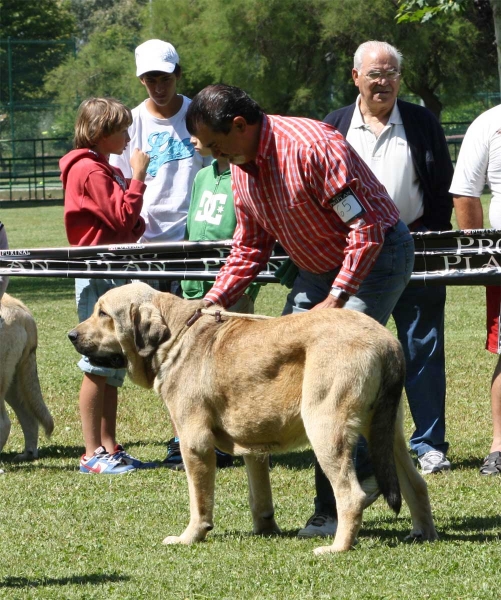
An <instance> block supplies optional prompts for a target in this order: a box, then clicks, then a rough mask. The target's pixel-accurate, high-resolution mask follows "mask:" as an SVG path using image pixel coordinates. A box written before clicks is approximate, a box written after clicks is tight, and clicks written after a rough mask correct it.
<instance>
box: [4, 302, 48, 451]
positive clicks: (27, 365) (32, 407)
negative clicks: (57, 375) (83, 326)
mask: <svg viewBox="0 0 501 600" xmlns="http://www.w3.org/2000/svg"><path fill="white" fill-rule="evenodd" d="M36 349H37V326H36V324H35V321H34V319H33V317H32V315H31V313H30V311H29V310H28V309H27V308H26V306H25V305H24V304H23V303H22V302H20V301H19V300H16V299H15V298H13V297H12V296H9V294H4V295H3V296H2V299H1V301H0V452H1V451H2V450H3V447H4V446H5V443H6V442H7V439H8V437H9V434H10V428H11V422H10V419H9V415H8V414H7V410H6V408H5V402H7V403H8V404H9V405H10V406H11V407H12V408H13V410H14V413H15V414H16V417H17V418H18V419H19V423H20V424H21V428H22V430H23V435H24V446H25V447H24V452H22V453H21V454H18V455H16V457H15V458H14V461H15V462H21V461H25V460H34V459H35V458H37V457H38V426H39V424H41V425H42V427H43V428H44V430H45V433H46V434H47V435H48V436H50V434H51V433H52V430H53V429H54V421H53V420H52V416H51V414H50V412H49V410H48V408H47V406H46V405H45V402H44V401H43V398H42V392H41V390H40V382H39V380H38V372H37V361H36Z"/></svg>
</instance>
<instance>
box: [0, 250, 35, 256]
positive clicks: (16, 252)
mask: <svg viewBox="0 0 501 600" xmlns="http://www.w3.org/2000/svg"><path fill="white" fill-rule="evenodd" d="M30 254H31V252H30V251H29V250H0V256H30Z"/></svg>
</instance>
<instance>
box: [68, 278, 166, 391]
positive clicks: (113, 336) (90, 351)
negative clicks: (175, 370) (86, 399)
mask: <svg viewBox="0 0 501 600" xmlns="http://www.w3.org/2000/svg"><path fill="white" fill-rule="evenodd" d="M157 294H159V292H157V291H155V290H154V289H153V288H151V287H150V286H149V285H146V284H144V283H131V284H128V285H124V286H121V287H118V288H114V289H112V290H110V291H109V292H106V294H104V295H103V296H101V298H99V300H98V301H97V302H96V305H95V307H94V311H93V313H92V315H91V316H90V317H89V318H88V319H87V320H86V321H83V322H82V323H80V324H79V325H78V326H77V327H75V329H72V330H71V331H70V332H69V333H68V337H69V339H70V341H71V342H72V343H73V345H74V347H75V349H76V350H77V351H78V352H79V353H80V354H83V355H84V356H87V357H88V358H89V360H90V362H91V363H92V364H94V365H97V366H104V367H111V368H113V369H120V368H124V367H126V368H127V371H128V373H129V376H130V377H131V379H132V380H133V381H135V382H136V383H138V384H139V385H142V386H144V387H151V386H152V385H153V379H154V375H155V373H154V372H153V370H152V365H151V362H152V358H153V356H154V354H155V353H156V351H157V349H158V347H159V346H160V345H161V344H162V343H163V342H165V341H167V340H168V339H169V337H170V331H169V328H168V326H167V323H166V322H165V320H164V318H163V316H162V313H161V312H160V310H159V308H158V307H157V305H155V304H154V302H153V301H154V298H155V295H157Z"/></svg>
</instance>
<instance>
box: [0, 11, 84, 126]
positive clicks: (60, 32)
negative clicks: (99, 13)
mask: <svg viewBox="0 0 501 600" xmlns="http://www.w3.org/2000/svg"><path fill="white" fill-rule="evenodd" d="M0 17H1V18H0V40H1V43H0V106H1V108H0V112H2V113H5V114H8V115H9V117H10V118H9V119H3V120H2V125H3V130H2V132H1V135H2V136H3V135H6V134H7V135H10V132H12V131H14V130H15V132H16V137H18V138H19V137H33V136H35V137H36V136H37V135H38V134H39V131H38V126H37V125H38V123H39V122H40V120H41V119H40V113H39V112H34V111H40V110H41V109H46V108H47V103H48V102H49V99H48V98H47V94H46V92H45V91H44V87H43V82H44V77H45V76H46V74H47V73H49V72H50V71H52V70H53V69H54V68H56V67H57V66H58V65H59V64H60V63H61V62H62V61H63V60H64V59H65V57H66V56H67V55H68V54H71V53H72V52H73V46H74V44H73V42H72V41H71V36H72V34H73V31H74V19H73V16H72V15H71V13H70V12H69V10H68V4H67V2H62V1H59V0H36V9H34V5H33V3H31V2H20V1H19V0H0ZM21 111H22V112H21ZM12 118H14V119H15V123H13V122H12V120H11V119H12Z"/></svg>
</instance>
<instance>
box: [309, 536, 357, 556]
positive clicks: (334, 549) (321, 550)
mask: <svg viewBox="0 0 501 600" xmlns="http://www.w3.org/2000/svg"><path fill="white" fill-rule="evenodd" d="M356 543H357V540H355V542H354V543H353V546H348V547H345V546H340V545H339V544H338V545H337V546H336V544H335V543H334V544H332V546H319V547H318V548H315V549H314V550H313V554H314V555H315V556H322V554H337V553H338V552H347V551H348V550H353V548H354V547H355V544H356Z"/></svg>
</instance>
